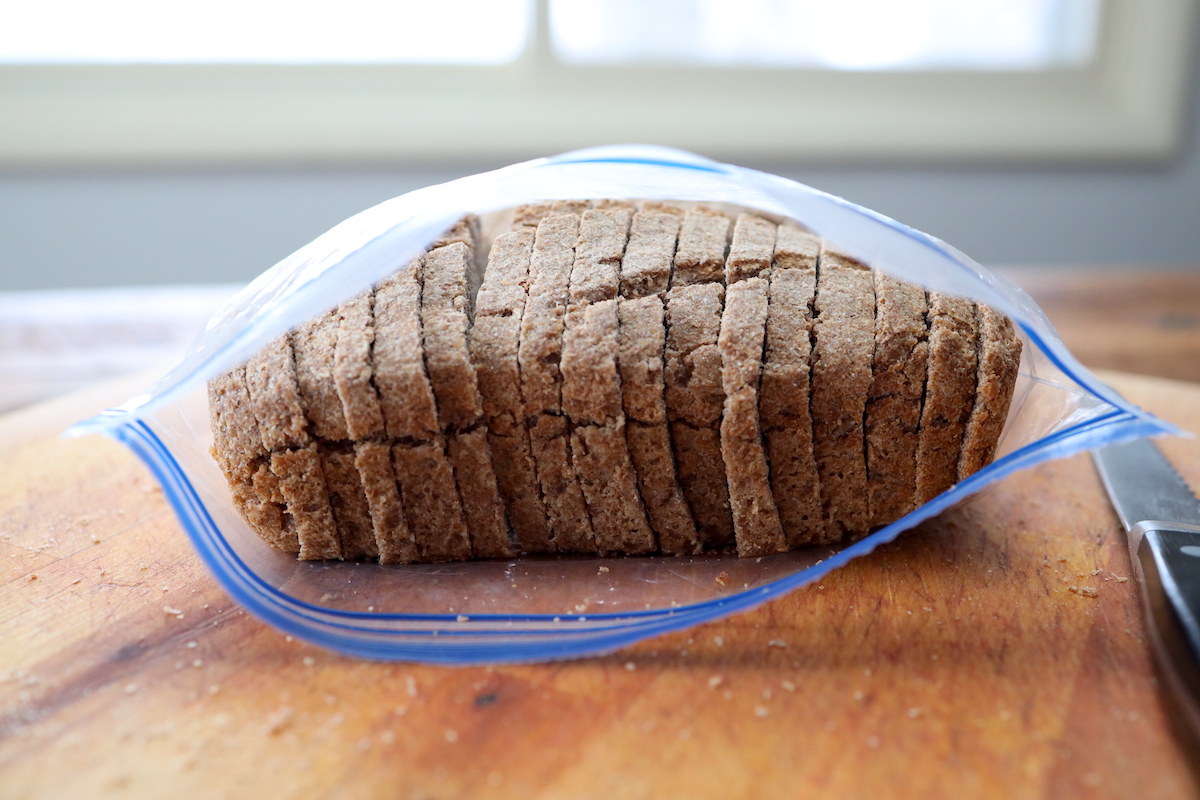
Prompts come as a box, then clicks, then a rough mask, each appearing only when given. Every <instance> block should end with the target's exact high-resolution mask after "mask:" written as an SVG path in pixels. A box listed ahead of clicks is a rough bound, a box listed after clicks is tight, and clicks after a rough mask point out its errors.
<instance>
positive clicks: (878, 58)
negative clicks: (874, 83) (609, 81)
mask: <svg viewBox="0 0 1200 800" xmlns="http://www.w3.org/2000/svg"><path fill="white" fill-rule="evenodd" d="M549 1H550V38H551V42H552V44H553V48H554V53H555V56H556V57H557V58H558V59H560V60H561V61H563V62H565V63H568V64H635V63H641V64H663V65H670V64H678V65H712V66H759V67H822V68H832V69H873V70H889V69H891V70H897V69H905V70H911V69H989V70H1023V69H1045V68H1048V67H1054V66H1067V65H1076V64H1081V63H1084V62H1086V61H1087V60H1088V59H1090V58H1091V56H1092V54H1093V52H1094V48H1095V40H1096V29H1097V19H1098V14H1099V2H1100V0H836V2H834V1H831V0H549Z"/></svg>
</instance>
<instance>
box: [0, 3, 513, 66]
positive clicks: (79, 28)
mask: <svg viewBox="0 0 1200 800" xmlns="http://www.w3.org/2000/svg"><path fill="white" fill-rule="evenodd" d="M529 20H530V2H529V0H456V1H455V2H453V3H433V2H426V1H425V0H337V2H333V1H332V0H103V1H101V0H26V1H25V2H16V1H15V0H14V1H13V2H6V3H3V5H0V62H2V63H10V64H13V63H24V64H31V63H32V64H39V63H40V64H46V63H50V64H55V63H57V64H89V63H101V64H112V63H163V64H211V63H235V64H236V63H240V64H306V63H307V64H347V63H349V64H363V63H424V64H503V63H507V62H511V61H513V60H515V59H516V58H517V57H518V56H519V55H520V54H521V52H522V51H523V50H524V48H525V40H526V37H527V35H528V30H529Z"/></svg>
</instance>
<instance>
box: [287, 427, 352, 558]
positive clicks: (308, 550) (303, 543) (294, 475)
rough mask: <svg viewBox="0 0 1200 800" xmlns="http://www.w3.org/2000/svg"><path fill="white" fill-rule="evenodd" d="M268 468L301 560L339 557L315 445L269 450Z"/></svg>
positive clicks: (339, 550) (330, 511)
mask: <svg viewBox="0 0 1200 800" xmlns="http://www.w3.org/2000/svg"><path fill="white" fill-rule="evenodd" d="M271 472H273V473H274V474H275V475H276V476H277V477H278V479H279V483H278V488H279V493H280V494H281V495H282V496H283V498H284V501H285V502H286V503H287V513H288V516H290V517H291V518H292V521H293V524H294V525H295V530H296V538H297V541H298V542H299V543H300V550H299V553H298V555H299V557H300V560H302V561H317V560H321V559H340V558H341V557H342V545H341V541H340V540H339V538H338V525H337V522H336V521H335V520H334V517H333V508H332V507H331V506H330V503H329V491H328V489H327V488H326V486H325V473H324V472H323V471H322V469H321V456H320V454H319V453H318V452H317V448H316V447H315V446H309V447H302V448H299V449H296V450H278V451H276V452H274V453H272V454H271Z"/></svg>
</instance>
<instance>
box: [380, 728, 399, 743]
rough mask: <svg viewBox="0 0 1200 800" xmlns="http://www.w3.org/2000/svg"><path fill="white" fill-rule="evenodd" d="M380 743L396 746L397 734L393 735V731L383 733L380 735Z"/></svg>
mask: <svg viewBox="0 0 1200 800" xmlns="http://www.w3.org/2000/svg"><path fill="white" fill-rule="evenodd" d="M379 741H381V742H383V743H384V744H394V743H395V741H396V734H394V733H392V732H391V731H383V732H382V733H380V734H379Z"/></svg>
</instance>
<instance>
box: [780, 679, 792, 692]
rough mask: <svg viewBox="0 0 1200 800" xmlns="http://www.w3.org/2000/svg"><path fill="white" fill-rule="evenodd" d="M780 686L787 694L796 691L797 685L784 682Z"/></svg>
mask: <svg viewBox="0 0 1200 800" xmlns="http://www.w3.org/2000/svg"><path fill="white" fill-rule="evenodd" d="M779 685H780V686H781V687H782V688H783V690H784V691H785V692H794V691H796V684H794V683H792V682H791V681H782V682H781V683H780V684H779Z"/></svg>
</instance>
